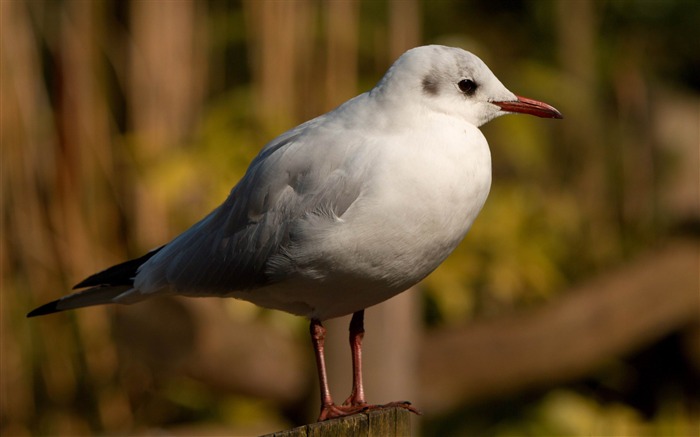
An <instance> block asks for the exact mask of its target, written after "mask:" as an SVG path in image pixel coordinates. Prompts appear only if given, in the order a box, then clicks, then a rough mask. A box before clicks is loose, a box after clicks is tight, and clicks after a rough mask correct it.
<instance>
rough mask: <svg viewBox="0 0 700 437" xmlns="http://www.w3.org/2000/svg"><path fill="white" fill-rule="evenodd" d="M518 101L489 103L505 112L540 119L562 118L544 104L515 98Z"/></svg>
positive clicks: (557, 112)
mask: <svg viewBox="0 0 700 437" xmlns="http://www.w3.org/2000/svg"><path fill="white" fill-rule="evenodd" d="M515 97H517V99H518V100H513V101H510V102H491V103H493V104H494V105H496V106H499V107H500V108H501V110H503V111H505V112H519V113H522V114H530V115H534V116H536V117H542V118H564V116H562V115H561V112H559V111H558V110H557V109H556V108H555V107H553V106H550V105H548V104H546V103H542V102H538V101H537V100H532V99H528V98H527V97H520V96H515Z"/></svg>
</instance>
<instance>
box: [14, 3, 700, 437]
mask: <svg viewBox="0 0 700 437" xmlns="http://www.w3.org/2000/svg"><path fill="white" fill-rule="evenodd" d="M698 26H700V2H696V1H691V0H688V1H684V0H666V1H661V0H658V1H656V0H653V1H652V0H647V1H644V0H642V1H631V0H607V1H605V0H600V1H589V0H572V1H538V2H534V1H525V0H511V1H501V2H493V1H490V0H479V1H477V0H471V1H464V0H462V1H458V0H441V1H427V0H426V1H419V0H403V1H393V0H376V1H371V0H366V1H314V0H297V1H253V0H250V1H218V0H208V1H196V2H195V1H186V0H178V1H176V0H148V1H136V0H131V1H120V0H104V1H98V0H90V1H85V0H60V1H20V0H3V1H2V2H0V31H1V32H2V33H1V40H0V68H1V70H0V73H1V81H0V93H1V94H0V99H1V100H0V102H1V105H2V108H1V111H0V124H1V127H0V140H1V142H2V174H1V189H2V191H1V192H2V227H1V229H2V238H1V242H0V257H1V259H0V267H1V269H2V271H1V281H2V282H1V287H2V290H1V292H0V298H1V305H0V316H1V318H0V341H1V342H2V344H1V345H2V350H1V356H0V360H1V362H0V364H1V372H2V373H1V375H0V377H1V378H0V379H1V381H2V383H1V384H0V391H1V396H2V397H1V404H0V434H2V435H3V436H25V435H57V436H58V435H65V436H68V435H144V436H145V435H255V434H261V433H266V432H273V431H276V430H282V429H285V428H289V427H292V426H296V425H299V424H303V423H308V422H310V421H313V420H315V417H316V415H317V412H318V405H319V402H318V399H317V397H318V395H317V392H316V390H317V388H316V386H315V384H316V382H315V379H316V372H315V368H314V364H313V354H312V351H311V347H310V342H309V339H308V325H307V321H306V320H304V319H302V318H298V317H293V316H289V315H286V314H283V313H279V312H274V311H267V310H262V309H259V308H256V307H254V306H252V305H250V304H247V303H245V302H239V301H234V300H218V299H158V300H152V301H147V302H144V303H140V304H138V305H134V306H129V307H121V306H119V307H117V306H110V307H94V308H90V309H83V310H79V311H72V312H67V313H60V314H56V315H52V316H47V317H42V318H38V319H31V320H28V319H26V318H25V315H26V313H27V312H28V311H29V310H31V309H33V308H34V307H36V306H38V305H40V304H43V303H45V302H47V301H49V300H52V299H56V298H58V297H60V296H62V295H64V294H66V293H67V292H68V291H69V289H70V287H71V286H72V285H73V284H75V283H77V282H78V281H79V280H81V279H83V278H84V277H86V276H87V275H89V274H91V273H93V272H95V271H98V270H101V269H103V268H105V267H107V266H109V265H111V264H113V263H116V262H119V261H121V260H124V259H126V258H128V257H136V256H139V255H141V254H143V253H144V252H145V251H147V250H149V249H151V248H153V247H156V246H159V245H161V244H162V243H164V242H167V241H168V240H169V239H170V238H172V237H174V236H175V235H177V234H178V233H179V232H181V231H183V230H184V229H186V228H187V227H188V226H190V225H191V224H193V223H194V222H195V221H197V220H198V219H200V218H201V217H202V216H204V215H205V214H206V213H207V212H209V211H210V210H211V209H213V208H214V207H216V206H217V205H218V204H219V203H220V202H222V201H223V199H224V198H225V197H226V195H227V194H228V191H229V190H230V188H231V187H232V186H233V185H234V184H235V183H236V182H237V180H238V179H239V178H240V177H241V176H242V174H243V172H244V171H245V169H246V167H247V165H248V163H249V162H250V160H251V159H252V158H253V157H254V156H255V155H256V153H257V152H258V150H259V149H260V148H261V147H262V146H263V145H264V144H265V143H266V142H267V141H269V140H271V139H272V138H274V137H275V136H276V135H278V134H280V133H281V132H283V131H285V130H287V129H289V128H291V127H293V126H295V125H296V124H298V123H300V122H303V121H305V120H307V119H309V118H311V117H314V116H316V115H319V114H321V113H323V112H325V111H327V110H330V109H332V108H333V107H335V106H337V105H338V104H340V103H342V102H343V101H345V100H346V99H348V98H350V97H352V96H354V95H356V94H358V93H360V92H364V91H366V90H368V89H370V88H371V87H372V86H373V85H374V84H375V83H376V82H377V81H378V80H379V79H380V77H381V76H382V74H383V73H384V71H385V70H386V69H387V68H388V67H389V66H390V65H391V63H392V62H393V60H394V59H396V58H397V57H398V56H399V55H400V54H401V53H402V52H403V51H405V50H406V49H408V48H411V47H414V46H417V45H422V44H427V43H440V44H446V45H454V46H459V47H462V48H465V49H468V50H471V51H473V52H474V53H476V54H477V55H478V56H480V57H481V58H482V59H483V60H484V61H485V62H486V63H487V64H488V65H489V66H490V67H491V69H492V70H493V71H494V73H495V74H496V75H497V76H498V77H499V78H500V79H501V81H502V82H503V83H504V84H505V85H506V86H507V87H508V88H509V89H511V90H512V91H514V92H515V93H516V94H519V95H524V96H527V97H532V98H535V99H538V100H542V101H545V102H548V103H550V104H552V105H554V106H555V107H557V108H558V109H559V110H561V111H562V113H564V115H565V119H564V120H561V121H553V120H541V119H535V118H533V117H524V116H509V117H503V118H500V119H498V120H496V121H493V122H491V123H490V124H488V125H487V126H485V127H484V128H483V131H484V133H485V135H486V137H487V138H488V140H489V143H490V145H491V150H492V155H493V168H494V183H493V187H492V191H491V195H490V198H489V200H488V201H487V203H486V206H485V207H484V210H483V211H482V213H481V215H480V217H479V218H478V219H477V221H476V223H475V224H474V226H473V228H472V230H471V232H470V234H469V235H468V236H467V238H466V239H465V241H464V243H463V244H462V245H461V246H460V247H459V248H458V249H457V250H456V252H455V253H454V254H453V255H452V256H451V257H450V258H449V259H448V261H447V262H446V263H445V264H444V265H443V266H441V267H440V268H439V269H438V270H437V271H436V272H435V273H434V274H433V275H431V276H430V277H429V278H428V279H427V280H425V281H424V282H423V283H422V284H420V285H419V286H417V287H416V289H414V290H411V291H409V292H408V293H404V294H402V295H401V296H400V297H397V298H395V299H393V300H391V301H389V302H387V303H385V304H382V305H379V306H377V307H375V308H372V309H370V310H368V312H367V335H366V337H365V344H366V351H365V356H366V360H367V361H366V364H365V366H366V372H367V375H366V388H367V395H368V400H369V401H371V402H388V401H394V400H401V399H409V400H411V401H413V403H414V404H415V405H416V406H417V407H418V408H420V409H422V410H423V411H424V415H423V416H421V417H420V418H414V419H413V420H414V434H415V435H426V436H431V435H478V436H513V435H518V436H543V435H552V436H554V435H558V436H578V435H580V436H584V435H585V436H590V435H606V436H633V435H634V436H639V435H648V436H691V435H699V434H700V426H699V418H700V384H699V382H698V381H699V380H700V285H699V283H700V257H699V253H700V252H699V247H700V239H699V238H700V194H699V191H700V176H699V173H698V171H699V170H698V169H699V168H700V164H699V153H700V152H699V149H700V138H699V137H700V38H698V35H697V29H698ZM327 327H328V328H329V331H331V335H332V339H330V340H329V342H330V343H331V344H330V345H329V351H328V354H329V358H328V359H329V362H330V369H329V372H330V374H331V378H332V387H331V388H332V390H333V394H334V396H335V398H336V400H337V401H342V400H343V399H345V397H346V396H347V395H348V394H349V390H350V382H349V381H350V372H349V364H350V363H349V361H350V355H349V351H348V347H347V319H345V320H337V321H329V323H327Z"/></svg>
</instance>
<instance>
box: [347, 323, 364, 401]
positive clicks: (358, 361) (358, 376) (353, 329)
mask: <svg viewBox="0 0 700 437" xmlns="http://www.w3.org/2000/svg"><path fill="white" fill-rule="evenodd" d="M364 321H365V310H360V311H357V312H356V313H354V314H353V315H352V320H350V350H351V351H352V393H350V396H349V397H348V398H347V399H346V400H345V402H343V405H353V406H358V407H360V406H361V407H366V406H367V402H366V401H365V390H364V388H363V386H362V339H363V338H364V336H365V324H364Z"/></svg>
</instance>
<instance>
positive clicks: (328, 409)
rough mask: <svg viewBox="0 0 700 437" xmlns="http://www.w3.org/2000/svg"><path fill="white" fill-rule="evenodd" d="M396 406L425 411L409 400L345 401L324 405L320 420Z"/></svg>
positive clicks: (414, 410)
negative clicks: (355, 402)
mask: <svg viewBox="0 0 700 437" xmlns="http://www.w3.org/2000/svg"><path fill="white" fill-rule="evenodd" d="M395 407H398V408H403V409H405V410H408V411H410V412H411V413H414V414H417V415H419V416H420V415H422V414H423V413H421V411H420V410H418V409H417V408H415V407H414V406H413V405H411V403H410V402H408V401H397V402H389V403H388V404H383V405H375V404H368V403H366V402H365V403H359V404H348V403H344V404H343V405H335V404H330V405H324V406H323V408H321V414H320V415H319V416H318V421H319V422H323V421H324V420H328V419H337V418H339V417H345V416H352V415H353V414H357V413H364V412H366V411H376V410H382V409H384V408H395Z"/></svg>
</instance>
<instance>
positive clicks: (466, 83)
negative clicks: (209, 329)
mask: <svg viewBox="0 0 700 437" xmlns="http://www.w3.org/2000/svg"><path fill="white" fill-rule="evenodd" d="M457 86H458V87H459V90H460V91H462V92H463V93H464V94H466V95H468V96H471V95H472V94H474V91H476V83H474V81H473V80H471V79H462V80H460V81H459V83H458V84H457Z"/></svg>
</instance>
